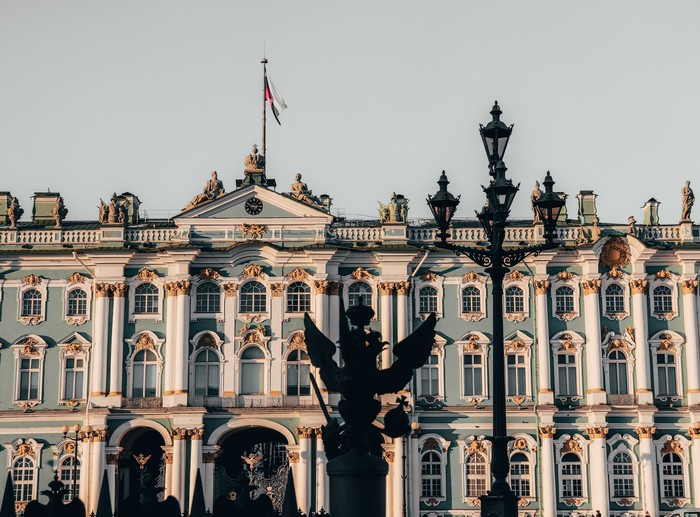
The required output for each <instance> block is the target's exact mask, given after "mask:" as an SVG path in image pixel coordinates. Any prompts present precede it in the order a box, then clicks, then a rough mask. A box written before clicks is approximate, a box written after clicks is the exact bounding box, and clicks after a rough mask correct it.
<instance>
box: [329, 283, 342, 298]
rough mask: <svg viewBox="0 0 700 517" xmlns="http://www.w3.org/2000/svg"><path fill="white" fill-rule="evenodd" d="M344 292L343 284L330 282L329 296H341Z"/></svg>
mask: <svg viewBox="0 0 700 517" xmlns="http://www.w3.org/2000/svg"><path fill="white" fill-rule="evenodd" d="M342 290H343V282H328V294H330V295H331V296H339V295H340V292H341V291H342Z"/></svg>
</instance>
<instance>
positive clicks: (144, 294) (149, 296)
mask: <svg viewBox="0 0 700 517" xmlns="http://www.w3.org/2000/svg"><path fill="white" fill-rule="evenodd" d="M157 312H158V288H157V287H156V286H155V285H153V284H151V283H149V282H146V283H143V284H140V285H138V286H137V287H136V289H135V290H134V314H155V313H157Z"/></svg>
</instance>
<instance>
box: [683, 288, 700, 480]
mask: <svg viewBox="0 0 700 517" xmlns="http://www.w3.org/2000/svg"><path fill="white" fill-rule="evenodd" d="M697 286H698V281H697V280H684V281H683V282H681V290H682V291H683V325H684V328H685V358H686V359H685V362H686V367H687V369H688V405H689V406H693V405H695V404H700V353H698V307H697V298H696V290H697ZM696 468H698V466H697V465H696ZM699 475H700V474H699Z"/></svg>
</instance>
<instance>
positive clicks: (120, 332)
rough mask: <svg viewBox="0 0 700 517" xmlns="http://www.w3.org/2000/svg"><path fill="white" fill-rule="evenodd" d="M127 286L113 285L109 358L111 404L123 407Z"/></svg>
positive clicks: (123, 284) (121, 284) (109, 395)
mask: <svg viewBox="0 0 700 517" xmlns="http://www.w3.org/2000/svg"><path fill="white" fill-rule="evenodd" d="M127 287H128V286H127V285H126V284H125V283H123V282H120V283H117V284H112V289H111V290H112V341H111V343H110V356H109V394H108V397H110V403H111V405H114V406H120V405H121V397H122V374H123V372H124V303H125V300H126V292H127Z"/></svg>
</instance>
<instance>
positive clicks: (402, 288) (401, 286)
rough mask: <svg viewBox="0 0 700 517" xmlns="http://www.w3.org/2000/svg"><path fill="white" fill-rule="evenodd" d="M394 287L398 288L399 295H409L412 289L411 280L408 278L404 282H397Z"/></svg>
mask: <svg viewBox="0 0 700 517" xmlns="http://www.w3.org/2000/svg"><path fill="white" fill-rule="evenodd" d="M394 287H395V288H396V294H397V295H399V296H408V293H409V291H410V290H411V282H409V281H407V280H406V281H403V282H395V283H394Z"/></svg>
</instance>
